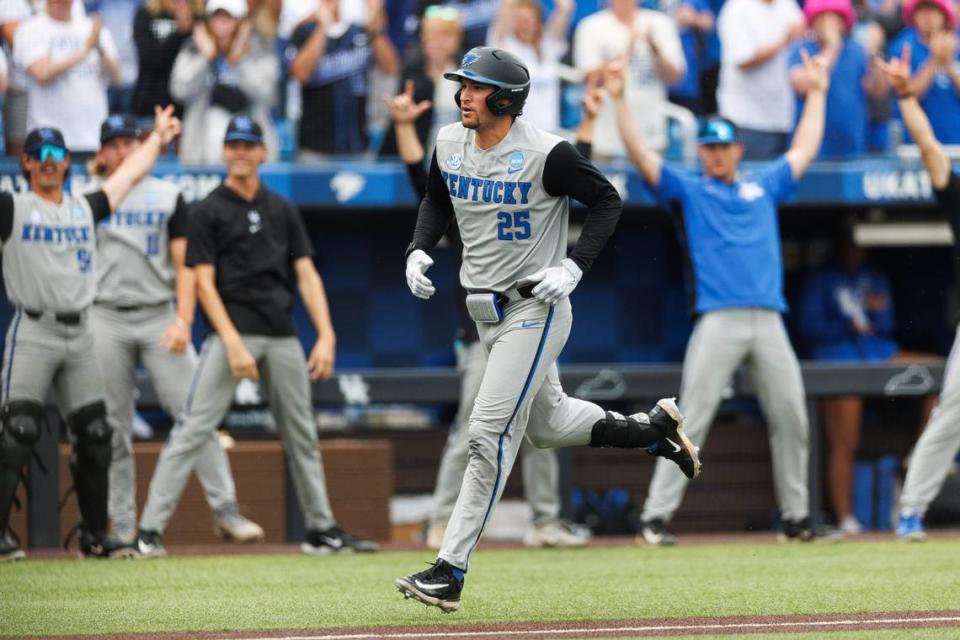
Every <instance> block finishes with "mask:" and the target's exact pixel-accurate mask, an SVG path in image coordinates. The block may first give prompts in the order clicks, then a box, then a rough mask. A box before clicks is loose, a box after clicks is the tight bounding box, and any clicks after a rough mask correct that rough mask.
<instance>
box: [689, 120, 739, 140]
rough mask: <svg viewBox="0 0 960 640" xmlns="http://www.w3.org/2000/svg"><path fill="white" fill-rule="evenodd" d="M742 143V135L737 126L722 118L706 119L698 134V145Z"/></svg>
mask: <svg viewBox="0 0 960 640" xmlns="http://www.w3.org/2000/svg"><path fill="white" fill-rule="evenodd" d="M739 142H740V133H739V132H738V131H737V125H735V124H733V123H732V122H730V121H729V120H727V119H726V118H721V117H720V116H710V117H708V118H706V119H704V121H703V124H701V125H700V132H699V133H698V134H697V144H737V143H739Z"/></svg>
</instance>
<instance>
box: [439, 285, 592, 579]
mask: <svg viewBox="0 0 960 640" xmlns="http://www.w3.org/2000/svg"><path fill="white" fill-rule="evenodd" d="M572 322H573V314H572V313H571V310H570V301H569V300H568V299H564V300H562V301H560V302H558V303H557V304H556V305H554V306H553V307H550V306H547V305H545V304H543V303H541V302H539V301H538V300H536V299H529V300H521V301H518V302H514V303H512V304H510V305H509V306H508V307H507V309H506V310H505V316H504V319H503V320H502V321H501V322H499V323H497V324H478V325H477V328H478V329H479V333H480V343H481V344H482V345H483V348H484V350H485V351H486V352H487V366H486V368H485V369H484V372H483V379H482V381H481V383H480V391H479V393H478V394H477V400H476V403H475V404H474V408H473V412H472V413H471V415H470V427H469V432H468V436H469V457H468V461H467V469H466V472H465V473H464V476H463V484H462V486H461V488H460V495H459V497H458V498H457V504H456V506H455V507H454V508H453V514H452V515H451V516H450V521H449V523H448V524H447V528H446V531H445V533H444V536H443V544H442V546H441V549H440V553H439V557H440V558H442V559H443V560H446V561H447V562H449V563H450V564H452V565H454V566H456V567H460V568H462V569H464V570H466V569H467V567H468V564H469V561H470V555H471V553H472V552H473V549H474V548H475V547H476V545H477V543H478V542H479V541H480V536H481V534H482V533H483V528H484V526H485V525H486V523H487V521H488V519H489V518H490V514H491V513H492V512H493V509H494V507H495V506H496V504H497V501H499V500H500V496H501V495H502V493H503V487H504V484H505V483H506V479H507V476H508V475H509V474H510V470H511V468H512V467H513V463H514V460H516V457H517V452H518V450H519V449H520V443H521V442H522V441H523V437H524V433H526V434H527V435H528V437H529V438H530V441H531V442H532V443H533V444H534V446H536V447H540V448H555V447H570V446H576V445H585V444H589V442H590V435H591V432H592V430H593V425H594V424H596V422H597V421H598V420H600V419H602V418H603V417H604V411H603V409H601V408H600V407H598V406H597V405H595V404H593V403H590V402H585V401H583V400H577V399H575V398H570V397H569V396H567V395H566V394H565V393H564V392H563V388H562V387H561V386H560V374H559V372H558V371H557V364H556V361H557V357H558V356H559V355H560V351H561V350H562V349H563V345H564V344H565V343H566V341H567V337H568V336H569V335H570V327H571V324H572Z"/></svg>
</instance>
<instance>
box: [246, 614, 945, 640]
mask: <svg viewBox="0 0 960 640" xmlns="http://www.w3.org/2000/svg"><path fill="white" fill-rule="evenodd" d="M932 622H955V623H960V616H937V617H929V618H926V617H914V618H875V619H872V620H863V619H849V620H809V621H803V620H796V621H790V622H739V623H723V624H717V623H714V624H672V625H671V624H665V625H645V626H635V627H582V628H574V629H547V628H544V629H517V630H509V629H503V630H500V631H495V630H491V631H467V630H462V629H459V630H458V629H455V628H454V629H452V630H450V631H417V632H409V631H398V632H390V631H382V632H378V633H359V634H357V633H348V634H332V635H330V634H327V635H322V636H251V637H249V638H238V639H237V640H371V639H373V640H376V639H390V640H393V639H397V640H403V639H404V638H484V637H490V636H497V637H515V638H522V637H525V636H530V637H538V636H558V637H565V636H567V637H569V636H574V635H584V634H589V635H594V634H602V633H647V632H651V631H659V632H664V633H670V632H675V631H691V632H694V631H730V630H733V631H736V630H745V629H759V630H763V629H789V628H800V627H821V628H822V627H854V626H877V625H898V624H916V623H932ZM572 624H575V623H572Z"/></svg>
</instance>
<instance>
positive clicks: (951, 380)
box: [900, 331, 960, 517]
mask: <svg viewBox="0 0 960 640" xmlns="http://www.w3.org/2000/svg"><path fill="white" fill-rule="evenodd" d="M958 448H960V331H958V333H957V336H956V338H954V341H953V347H952V348H951V349H950V357H949V358H947V366H946V370H945V371H944V373H943V389H942V390H941V391H940V400H939V401H938V402H937V407H936V408H935V409H934V410H933V413H932V414H930V420H929V422H927V426H926V428H925V429H924V430H923V433H922V434H920V439H919V440H917V445H916V446H915V447H914V448H913V455H912V456H911V458H910V467H909V468H908V469H907V479H906V480H905V481H904V484H903V491H902V492H901V493H900V512H901V513H902V514H904V515H919V516H921V517H922V516H923V515H924V514H925V513H926V511H927V507H928V506H930V503H931V502H933V500H934V498H936V497H937V494H939V493H940V489H942V488H943V482H944V480H946V478H947V473H948V472H949V471H950V468H951V464H950V463H951V462H952V461H953V458H954V456H956V455H957V449H958Z"/></svg>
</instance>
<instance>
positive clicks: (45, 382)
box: [3, 309, 103, 416]
mask: <svg viewBox="0 0 960 640" xmlns="http://www.w3.org/2000/svg"><path fill="white" fill-rule="evenodd" d="M6 340H7V341H6V346H5V347H4V351H3V402H4V404H6V403H7V402H9V401H10V400H33V401H34V402H39V403H41V404H42V403H45V402H46V400H47V393H48V391H49V390H50V383H51V382H52V383H53V384H54V386H55V388H56V391H57V400H58V401H59V403H60V411H61V412H62V413H63V415H64V416H67V415H69V414H70V413H72V412H73V411H75V410H77V409H80V408H81V407H85V406H87V405H89V404H92V403H94V402H97V401H98V400H103V377H102V376H101V375H100V367H99V365H98V364H97V359H96V356H95V355H94V343H93V334H92V333H91V331H90V326H89V324H88V322H87V320H86V318H84V320H82V321H81V322H80V324H77V325H66V324H63V323H61V322H57V321H56V320H55V319H54V316H53V314H52V313H49V312H48V313H44V314H43V315H42V316H40V318H38V319H36V320H34V319H33V318H31V317H29V316H28V315H27V314H26V313H24V312H23V311H22V310H20V309H18V310H17V312H16V313H15V314H14V316H13V320H12V321H11V322H10V327H9V328H8V329H7V339H6Z"/></svg>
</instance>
